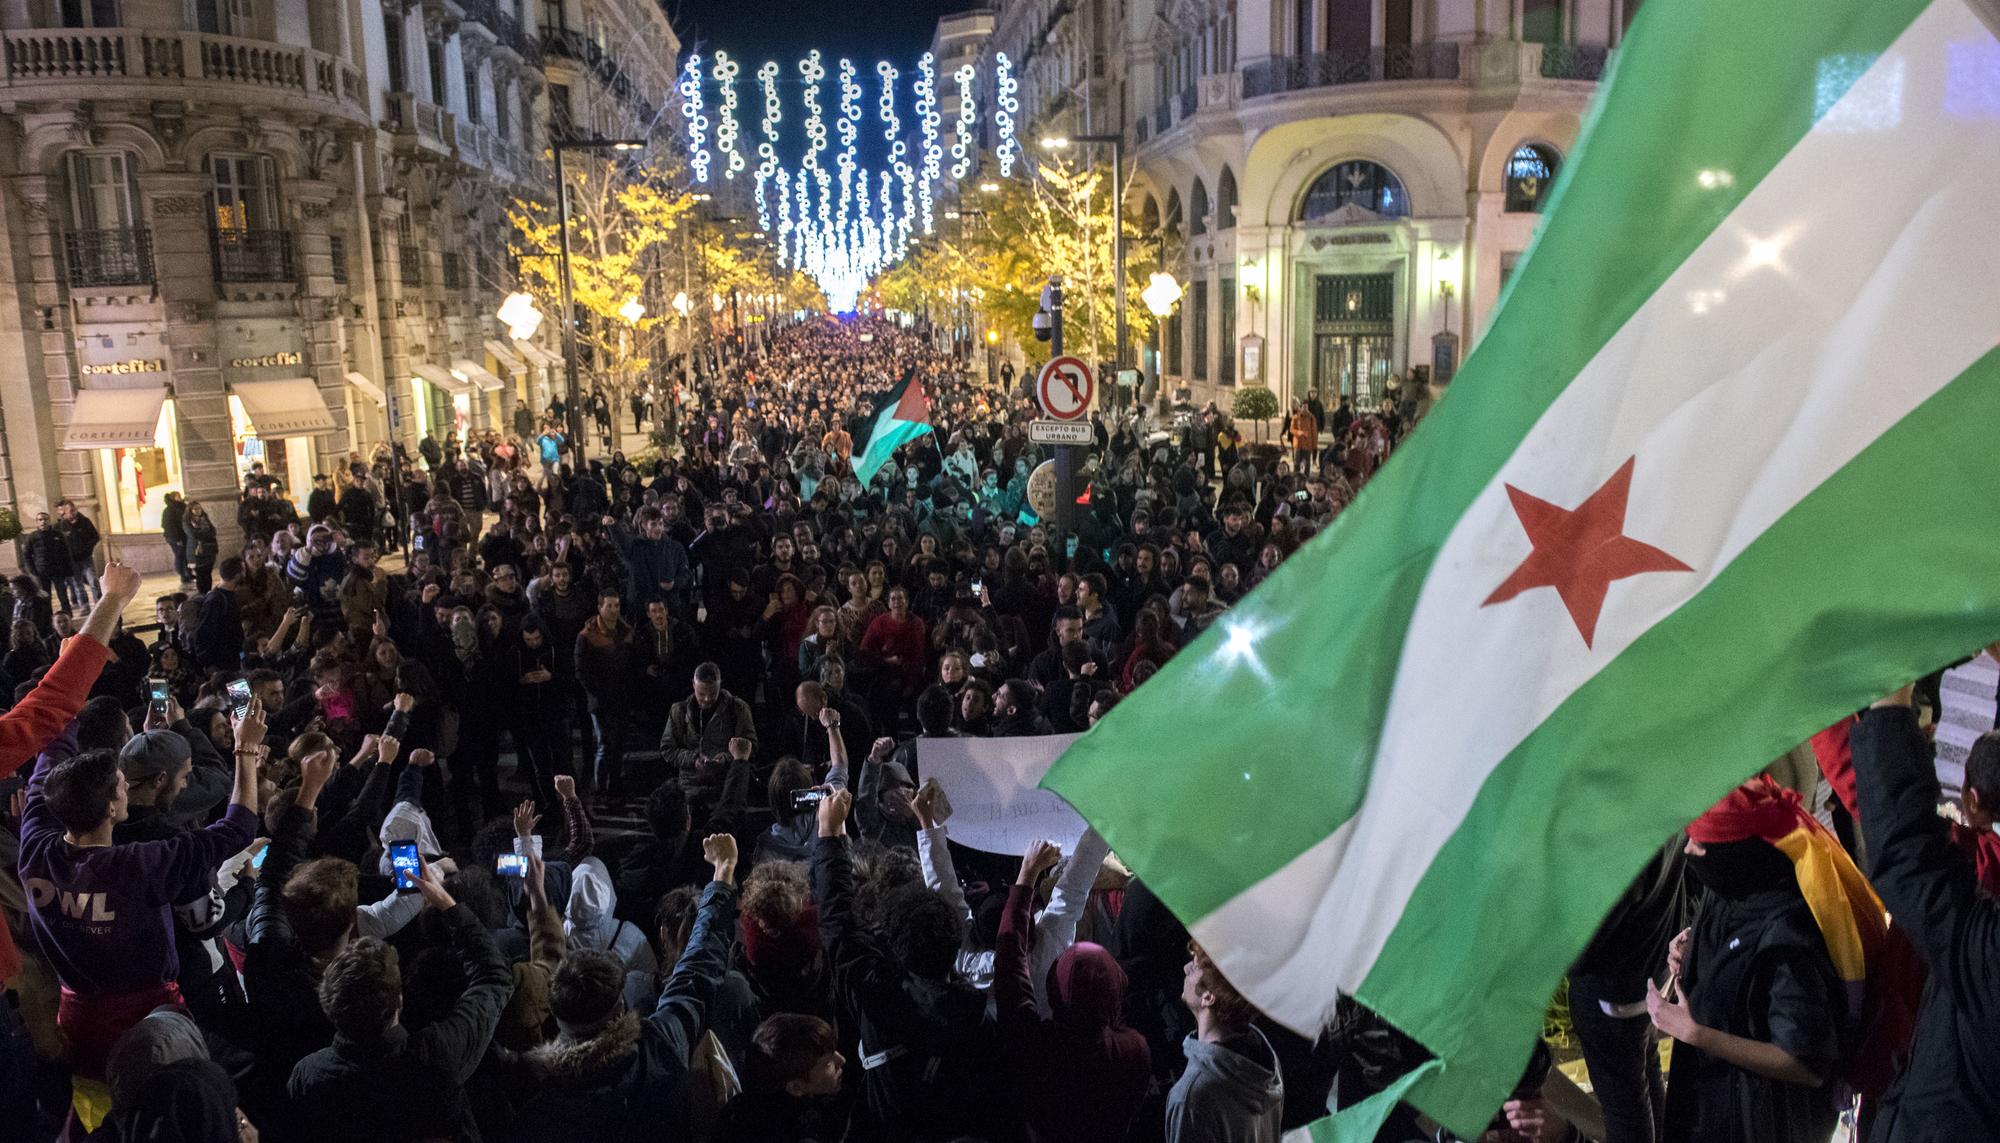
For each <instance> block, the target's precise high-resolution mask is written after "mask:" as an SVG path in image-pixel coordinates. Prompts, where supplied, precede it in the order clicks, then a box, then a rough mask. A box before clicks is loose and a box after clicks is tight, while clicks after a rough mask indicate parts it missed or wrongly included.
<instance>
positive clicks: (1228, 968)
mask: <svg viewBox="0 0 2000 1143" xmlns="http://www.w3.org/2000/svg"><path fill="white" fill-rule="evenodd" d="M1977 2H1978V3H1980V4H1982V5H1986V4H1989V3H1990V2H1991V0H1977ZM1990 18H1991V13H1990V10H1989V12H1988V15H1987V16H1986V17H1985V18H1982V16H1981V15H1979V14H1977V13H1975V11H1974V9H1973V7H1971V6H1970V5H1969V4H1968V0H1935V2H1926V0H1757V2H1755V3H1744V2H1743V0H1674V2H1673V3H1654V4H1648V5H1646V7H1645V8H1644V10H1643V11H1642V12H1641V14H1640V15H1639V17H1638V19H1637V21H1636V23H1635V26H1634V28H1633V34H1632V36H1631V38H1630V39H1629V40H1628V41H1627V42H1626V44H1625V46H1624V47H1622V48H1621V49H1620V51H1619V53H1618V58H1617V60H1616V62H1615V66H1614V69H1613V72H1614V77H1613V78H1612V79H1611V81H1610V82H1609V84H1608V87H1607V90H1606V91H1605V92H1604V93H1603V95H1602V97H1601V102H1600V104H1599V106H1598V108H1597V110H1596V111H1595V113H1594V115H1593V117H1592V119H1591V120H1590V122H1589V124H1588V126H1587V128H1586V130H1585V133H1584V138H1583V139H1582V140H1581V141H1580V143H1579V145H1578V148H1577V150H1576V153H1575V155H1574V156H1573V158H1572V159H1571V161H1570V162H1569V163H1568V165H1567V166H1566V168H1565V170H1564V171H1563V173H1562V175H1561V178H1560V179H1559V181H1558V184H1557V186H1556V188H1555V190H1554V199H1553V201H1552V204H1551V207H1550V210H1551V212H1552V213H1551V215H1550V217H1549V218H1547V219H1546V220H1545V224H1544V229H1543V231H1542V233H1541V236H1540V238H1539V239H1538V241H1537V242H1536V245H1535V247H1534V249H1533V251H1532V253H1531V255H1530V257H1529V259H1528V260H1527V261H1526V263H1525V264H1524V265H1523V267H1522V268H1521V270H1520V271H1519V273H1517V274H1516V275H1515V277H1514V279H1513V281H1512V284H1511V288H1510V291H1509V293H1508V294H1507V295H1506V297H1505V298H1504V302H1503V306H1502V309H1501V312H1500V313H1499V315H1498V319H1497V321H1496V322H1495V324H1494V326H1493V328H1492V329H1491V331H1490V332H1489V333H1487V334H1486V335H1485V337H1484V339H1483V340H1482V341H1481V342H1480V343H1479V345H1478V348H1477V350H1476V352H1474V353H1473V354H1472V356H1471V358H1470V359H1469V360H1468V361H1467V363H1466V367H1465V369H1464V371H1463V372H1462V373H1461V374H1460V375H1459V377H1458V379H1457V380H1456V381H1454V382H1453V384H1452V386H1451V388H1452V392H1451V394H1450V396H1449V397H1448V398H1447V399H1445V400H1444V401H1442V402H1441V403H1440V404H1439V405H1438V407H1437V408H1436V410H1435V411H1434V412H1433V413H1432V414H1431V415H1430V416H1429V418H1428V419H1427V420H1426V421H1425V422H1424V424H1423V425H1422V427H1421V429H1420V430H1419V431H1418V432H1417V433H1416V434H1415V435H1414V437H1413V438H1412V440H1411V441H1410V442H1409V443H1408V444H1406V445H1405V447H1404V448H1402V449H1399V450H1398V451H1397V453H1396V455H1395V456H1394V458H1393V459H1392V460H1390V462H1389V463H1388V465H1387V466H1386V467H1385V469H1384V471H1383V472H1382V474H1381V475H1379V476H1377V477H1376V478H1375V480H1374V481H1373V482H1371V483H1370V484H1369V486H1368V488H1367V489H1366V491H1364V492H1363V493H1362V495H1361V496H1360V498H1359V499H1358V500H1357V502H1356V503H1355V505H1354V506H1353V507H1351V508H1350V509H1348V510H1347V511H1346V512H1345V513H1343V514H1342V515H1341V516H1340V517H1339V519H1338V521H1337V523H1336V524H1335V525H1334V526H1333V527H1331V528H1330V529H1328V531H1327V532H1326V533H1325V534H1324V535H1322V536H1320V537H1318V538H1317V539H1315V540H1314V541H1313V542H1311V543H1310V544H1308V545H1307V546H1306V547H1305V548H1304V549H1302V550H1301V551H1299V552H1298V553H1297V554H1296V555H1294V556H1293V557H1292V558H1291V559H1289V560H1287V561H1286V562H1285V564H1284V565H1283V566H1282V567H1281V568H1280V569H1279V570H1278V571H1277V573H1276V574H1274V575H1273V576H1272V577H1271V578H1270V579H1269V580H1268V581H1267V582H1266V583H1264V584H1263V585H1261V586H1259V587H1258V589H1257V590H1256V591H1254V592H1252V593H1251V594H1250V595H1249V596H1248V598H1247V599H1245V600H1244V601H1243V602H1242V603H1240V604H1238V605H1237V606H1236V607H1235V608H1234V609H1232V610H1231V611H1230V612H1229V613H1227V614H1226V615H1225V616H1223V617H1222V619H1221V620H1219V621H1218V622H1216V623H1215V624H1214V625H1213V626H1212V627H1211V629H1210V630H1209V631H1208V632H1206V634H1204V635H1203V636H1202V638H1201V639H1200V640H1198V641H1197V642H1196V643H1195V644H1193V645H1192V646H1191V647H1190V648H1189V649H1188V650H1187V651H1185V652H1184V653H1182V654H1180V655H1178V656H1176V657H1175V658H1174V659H1173V660H1172V661H1171V662H1170V663H1169V664H1168V665H1167V667H1166V668H1165V669H1163V670H1162V671H1160V673H1159V674H1158V675H1156V676H1155V677H1154V678H1153V679H1152V681H1151V682H1150V683H1149V684H1148V685H1146V686H1145V687H1142V688H1140V689H1139V690H1138V691H1137V692H1136V693H1135V694H1134V695H1132V697H1131V698H1129V699H1127V700H1126V701H1124V702H1122V703H1120V704H1118V706H1117V708H1116V709H1115V710H1113V711H1112V713H1111V714H1110V716H1109V717H1108V718H1107V719H1105V721H1104V722H1102V723H1101V724H1099V725H1098V726H1097V728H1096V729H1095V730H1093V731H1092V732H1091V733H1090V734H1088V735H1085V736H1084V737H1083V738H1082V739H1081V740H1079V741H1078V742H1077V743H1076V744H1075V745H1074V746H1072V747H1071V748H1070V750H1069V751H1068V752H1067V753H1066V754H1065V755H1064V756H1063V757H1062V758H1061V759H1060V760H1059V761H1058V762H1057V764H1056V765H1055V766H1054V768H1053V769H1052V770H1051V771H1050V773H1049V774H1048V776H1047V778H1046V779H1045V784H1046V785H1047V786H1049V787H1050V788H1052V789H1054V790H1055V791H1056V792H1058V793H1060V794H1061V795H1062V796H1063V797H1064V798H1066V799H1068V800H1069V801H1070V802H1071V803H1072V804H1074V805H1075V806H1076V807H1077V808H1078V809H1079V810H1080V811H1082V813H1083V815H1084V816H1085V817H1086V818H1087V819H1089V821H1090V822H1091V824H1093V825H1095V826H1096V827H1097V828H1098V830H1099V831H1100V832H1102V833H1103V834H1104V835H1105V837H1107V838H1108V839H1110V841H1111V843H1112V845H1113V847H1114V848H1115V849H1116V850H1117V852H1118V854H1119V856H1120V857H1121V858H1123V859H1125V861H1126V862H1127V863H1128V864H1130V865H1131V866H1132V867H1133V868H1134V869H1136V870H1137V871H1138V872H1139V874H1140V875H1141V876H1142V877H1144V878H1145V879H1146V880H1147V882H1148V883H1149V884H1150V885H1151V886H1152V887H1153V888H1154V889H1155V890H1156V891H1158V892H1159V894H1160V896H1161V897H1162V898H1163V899H1164V900H1165V901H1166V902H1167V904H1168V905H1169V906H1171V907H1172V908H1173V909H1174V911H1175V912H1176V913H1177V914H1179V915H1180V917H1181V918H1183V919H1184V920H1186V921H1187V922H1188V923H1189V927H1190V928H1191V929H1192V931H1193V933H1194V935H1195V937H1196V938H1197V939H1198V940H1200V941H1201V943H1202V944H1203V945H1205V946H1206V947H1207V949H1208V951H1209V952H1210V953H1211V954H1212V955H1213V956H1214V957H1215V959H1216V961H1217V962H1218V964H1219V965H1220V967H1221V968H1222V970H1223V971H1224V972H1225V973H1226V974H1227V975H1228V977H1229V979H1230V980H1231V981H1232V982H1234V983H1235V984H1236V985H1237V986H1238V987H1239V988H1241V989H1242V990H1243V991H1244V992H1245V993H1246V994H1247V995H1248V996H1249V997H1250V998H1251V999H1252V1000H1253V1001H1255V1002H1256V1003H1257V1004H1258V1005H1259V1006H1260V1007H1262V1008H1263V1009H1264V1010H1265V1011H1267V1012H1268V1013H1270V1014H1271V1015H1272V1016H1274V1017H1276V1018H1278V1019H1279V1020H1281V1021H1283V1022H1284V1023H1286V1024H1288V1025H1290V1026H1292V1027H1294V1028H1296V1029H1299V1030H1300V1031H1305V1032H1311V1031H1314V1030H1316V1029H1317V1028H1318V1027H1319V1026H1320V1025H1321V1024H1322V1023H1323V1022H1325V1021H1327V1020H1328V1019H1329V1018H1330V1017H1331V1016H1332V1014H1333V1012H1334V1005H1335V999H1336V997H1337V996H1338V995H1339V994H1341V993H1343V992H1344V993H1349V994H1352V995H1354V996H1355V997H1357V998H1358V999H1359V1000H1360V1001H1361V1002H1362V1003H1364V1004H1366V1005H1368V1006H1370V1007H1371V1008H1373V1009H1375V1010H1376V1011H1378V1012H1379V1013H1381V1014H1382V1015H1383V1016H1384V1017H1386V1018H1387V1019H1388V1020H1390V1021H1391V1022H1392V1023H1394V1024H1395V1025H1397V1026H1398V1027H1400V1028H1401V1029H1402V1030H1403V1031H1405V1032H1407V1033H1409V1034H1410V1035H1411V1036H1413V1037H1415V1038H1416V1039H1417V1040H1419V1041H1421V1042H1422V1043H1423V1044H1425V1045H1426V1046H1427V1047H1429V1048H1430V1050H1431V1051H1432V1052H1433V1053H1435V1055H1436V1056H1437V1057H1438V1058H1437V1059H1436V1060H1435V1061H1433V1062H1432V1063H1430V1064H1427V1065H1426V1066H1425V1068H1424V1069H1422V1070H1421V1071H1420V1072H1419V1073H1418V1074H1417V1075H1415V1076H1414V1077H1411V1078H1410V1079H1409V1081H1408V1086H1407V1087H1406V1088H1403V1089H1398V1090H1392V1092H1390V1093H1389V1094H1390V1096H1391V1097H1392V1098H1393V1097H1394V1096H1396V1095H1402V1096H1403V1097H1405V1098H1407V1099H1408V1100H1409V1101H1411V1102H1412V1103H1414V1104H1415V1105H1416V1106H1417V1107H1419V1108H1421V1109H1423V1110H1424V1111H1426V1112H1428V1113H1430V1114H1431V1115H1432V1116H1434V1117H1435V1118H1437V1119H1440V1120H1441V1121H1443V1122H1444V1123H1445V1124H1446V1125H1448V1126H1450V1127H1451V1128H1452V1129H1453V1130H1455V1131H1457V1132H1458V1133H1459V1134H1461V1135H1463V1136H1465V1137H1467V1138H1475V1137H1477V1134H1478V1132H1479V1131H1480V1130H1481V1129H1482V1128H1484V1127H1485V1126H1486V1123H1487V1120H1488V1117H1489V1116H1490V1115H1491V1114H1492V1112H1493V1111H1494V1109H1495V1108H1496V1107H1497V1106H1498V1105H1499V1104H1500V1103H1501V1102H1502V1101H1503V1100H1504V1099H1505V1098H1506V1097H1507V1095H1508V1093H1509V1091H1510V1089H1511V1088H1512V1087H1513V1085H1514V1084H1515V1082H1516V1080H1517V1079H1519V1077H1520V1075H1521V1070H1522V1066H1523V1064H1524V1063H1525V1061H1526V1060H1527V1058H1528V1053H1529V1049H1530V1045H1531V1044H1532V1043H1533V1041H1534V1039H1535V1036H1536V1034H1537V1032H1538V1030H1539V1028H1540V1026H1541V1021H1542V1016H1543V1012H1544V1010H1545V1009H1546V1007H1547V1004H1548V1001H1549V997H1550V995H1551V994H1552V993H1553V992H1554V991H1555V989H1556V986H1557V984H1558V982H1559V981H1560V979H1561V977H1562V975H1563V972H1564V970H1565V968H1566V966H1567V965H1568V964H1569V963H1570V961H1571V960H1572V958H1573V957H1574V955H1575V954H1576V953H1577V951H1578V950H1579V949H1580V948H1581V947H1582V946H1583V945H1584V943H1585V942H1586V941H1587V940H1588V938H1589V937H1590V935H1591V933H1592V931H1593V929H1594V928H1595V926H1596V925H1597V923H1598V920H1599V918H1600V917H1602V916H1603V915H1604V913H1605V912H1606V911H1607V909H1608V908H1609V907H1610V905H1611V904H1612V902H1613V901H1614V900H1615V899H1616V898H1617V896H1618V895H1619V893H1620V891H1622V890H1623V889H1624V888H1625V886H1626V883H1627V882H1628V880H1629V879H1630V878H1632V877H1633V876H1634V875H1635V874H1636V873H1637V872H1638V871H1639V869H1640V868H1641V867H1642V866H1643V865H1644V864H1645V862H1646V860H1647V858H1648V857H1649V856H1650V855H1651V854H1652V853H1653V852H1654V851H1655V849H1657V847H1658V846H1659V845H1660V843H1661V841H1662V839H1664V838H1666V837H1668V836H1670V835H1671V834H1672V833H1673V832H1674V831H1675V830H1677V829H1679V828H1680V827H1682V826H1683V825H1685V824H1686V823H1687V822H1688V821H1690V820H1691V819H1692V818H1694V817H1695V816H1696V815H1697V814H1699V813H1701V812H1702V811H1703V810H1705V809H1706V808H1708V807H1709V806H1711V805H1713V804H1714V803H1715V802H1716V801H1717V800H1718V799H1720V798H1721V797H1722V796H1723V795H1724V794H1726V793H1728V792H1729V791H1730V790H1731V789H1732V788H1733V787H1735V786H1736V785H1737V784H1738V783H1739V782H1741V781H1742V780H1743V779H1744V778H1746V777H1747V776H1749V775H1751V774H1753V773H1754V772H1756V771H1757V770H1758V769H1759V768H1760V767H1762V766H1763V765H1765V764H1766V763H1767V762H1768V761H1769V760H1770V759H1772V758H1774V757H1776V756H1777V755H1779V754H1780V753H1782V752H1784V751H1785V750H1786V749H1788V748H1789V747H1791V746H1793V745H1795V744H1797V743H1800V742H1802V741H1804V740H1805V739H1806V738H1807V737H1808V736H1810V735H1811V734H1813V733H1814V732H1815V731H1817V730H1819V729H1820V728H1822V727H1825V726H1827V725H1829V724H1831V723H1833V722H1835V721H1836V720H1838V719H1839V718H1840V717H1841V716H1842V715H1843V714H1845V713H1846V712H1849V711H1852V710H1854V709H1856V708H1858V707H1860V706H1863V705H1866V704H1867V703H1868V702H1869V701H1871V700H1873V699H1875V698H1876V697H1879V696H1880V695H1881V694H1883V693H1884V692H1886V691H1888V690H1890V689H1892V688H1893V687H1894V686H1895V685H1897V684H1898V683H1900V682H1902V681H1904V680H1907V679H1910V678H1913V677H1916V676H1918V675H1920V674H1922V673H1924V672H1925V671H1928V670H1930V669H1932V668H1934V667H1935V666H1937V665H1938V664H1939V663H1942V662H1948V661H1950V660H1952V659H1955V658H1958V657H1959V656H1961V655H1963V654H1965V653H1967V652H1968V651H1970V650H1972V649H1973V648H1975V647H1977V646H1978V645H1979V644H1980V643H1981V642H1983V641H1985V640H1988V639H1991V638H1993V637H1994V636H1995V635H1996V634H2000V544H1996V543H1995V542H1994V537H1995V536H2000V496H1996V495H1994V494H1993V486H1992V477H1991V475H1990V472H1989V469H1990V459H1989V457H1990V453H1991V450H1992V441H1993V439H1994V436H1995V434H1996V433H2000V350H1996V348H1995V347H1996V345H2000V211H1996V210H1995V209H1994V199H1993V192H1992V188H1993V187H1995V186H1996V185H2000V41H1996V38H1995V34H1994V27H1996V26H2000V25H1996V24H1993V23H1989V22H1988V20H1989V19H1990ZM1364 1114H1365V1113H1364ZM1341 1118H1342V1119H1343V1120H1348V1121H1349V1123H1350V1124H1351V1123H1352V1122H1353V1120H1351V1119H1349V1117H1347V1116H1343V1117H1341ZM1337 1122H1338V1121H1337Z"/></svg>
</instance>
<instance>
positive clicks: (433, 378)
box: [410, 361, 472, 396]
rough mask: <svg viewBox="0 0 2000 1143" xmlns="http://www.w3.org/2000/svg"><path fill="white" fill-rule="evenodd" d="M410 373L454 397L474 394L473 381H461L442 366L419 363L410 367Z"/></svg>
mask: <svg viewBox="0 0 2000 1143" xmlns="http://www.w3.org/2000/svg"><path fill="white" fill-rule="evenodd" d="M410 372H412V373H414V374H416V375H417V376H418V377H419V378H421V379H423V380H425V381H428V382H430V383H431V384H433V385H435V386H437V387H438V388H440V389H443V390H444V391H445V392H447V393H450V394H452V395H453V396H457V395H458V394H460V393H470V392H472V382H471V381H469V380H467V381H460V380H459V379H458V378H456V377H453V376H452V375H451V370H449V369H446V368H444V367H443V366H441V365H432V364H431V363H430V362H428V361H419V362H416V363H414V364H412V365H411V366H410Z"/></svg>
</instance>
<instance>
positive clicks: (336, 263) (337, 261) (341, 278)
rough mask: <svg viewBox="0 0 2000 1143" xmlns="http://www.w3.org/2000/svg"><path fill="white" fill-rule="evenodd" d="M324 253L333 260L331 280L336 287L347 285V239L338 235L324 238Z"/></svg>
mask: <svg viewBox="0 0 2000 1143" xmlns="http://www.w3.org/2000/svg"><path fill="white" fill-rule="evenodd" d="M326 251H327V254H328V255H329V256H330V257H331V258H332V259H333V280H334V282H335V284H337V285H342V286H344V285H346V284H347V239H345V238H343V237H341V236H340V235H338V234H329V235H327V236H326Z"/></svg>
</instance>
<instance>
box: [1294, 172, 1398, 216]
mask: <svg viewBox="0 0 2000 1143" xmlns="http://www.w3.org/2000/svg"><path fill="white" fill-rule="evenodd" d="M1346 206H1354V207H1359V208H1360V209H1362V210H1366V211H1369V212H1371V213H1374V214H1378V215H1380V216H1382V217H1383V218H1408V217H1409V215H1410V200H1409V196H1408V195H1407V194H1406V193H1405V192H1404V190H1403V180H1401V179H1399V178H1397V177H1396V174H1395V172H1394V171H1391V170H1390V169H1389V168H1387V167H1385V166H1383V165H1382V164H1380V163H1371V162H1369V161H1368V160H1366V159H1352V160H1349V161H1348V162H1345V163H1341V164H1339V165H1338V166H1335V167H1333V168H1331V169H1329V170H1328V171H1327V172H1326V173H1325V174H1322V175H1320V177H1319V178H1317V179H1315V180H1314V181H1313V185H1312V189H1310V190H1308V191H1306V201H1305V205H1304V206H1302V207H1300V209H1299V221H1300V222H1312V221H1314V220H1316V219H1321V218H1325V217H1327V216H1328V215H1330V214H1332V213H1334V212H1335V211H1337V210H1339V209H1341V208H1342V207H1346Z"/></svg>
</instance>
